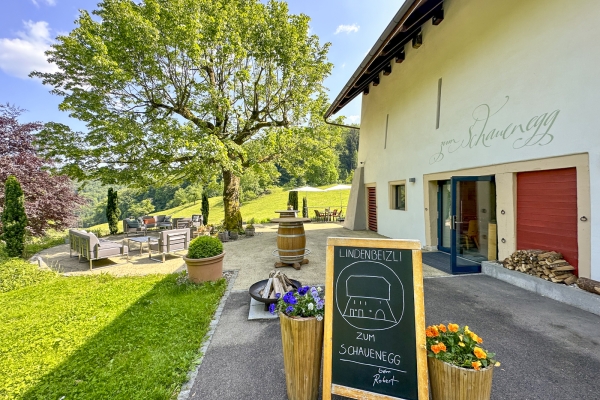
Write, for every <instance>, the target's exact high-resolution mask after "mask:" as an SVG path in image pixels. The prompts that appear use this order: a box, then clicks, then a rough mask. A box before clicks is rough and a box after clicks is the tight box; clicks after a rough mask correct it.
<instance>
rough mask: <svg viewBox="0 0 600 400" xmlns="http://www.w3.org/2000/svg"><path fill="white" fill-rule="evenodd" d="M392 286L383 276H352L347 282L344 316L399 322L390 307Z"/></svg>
mask: <svg viewBox="0 0 600 400" xmlns="http://www.w3.org/2000/svg"><path fill="white" fill-rule="evenodd" d="M391 290H392V285H390V283H389V282H388V280H387V279H385V278H383V277H381V276H368V275H351V276H350V277H348V279H347V280H346V296H348V303H347V304H346V309H345V310H344V313H343V316H344V317H350V318H365V319H371V320H379V321H388V322H392V323H396V322H398V321H397V320H396V317H395V316H394V313H393V312H392V308H391V307H390V303H389V301H390V296H391Z"/></svg>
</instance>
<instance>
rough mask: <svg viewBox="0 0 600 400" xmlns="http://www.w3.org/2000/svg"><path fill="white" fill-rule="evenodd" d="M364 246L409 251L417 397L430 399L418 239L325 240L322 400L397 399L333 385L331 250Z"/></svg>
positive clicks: (332, 254)
mask: <svg viewBox="0 0 600 400" xmlns="http://www.w3.org/2000/svg"><path fill="white" fill-rule="evenodd" d="M344 246H346V247H363V248H372V249H395V250H396V249H397V250H412V267H413V271H412V272H413V294H414V312H415V321H414V322H415V339H416V343H415V346H416V358H417V359H416V362H417V385H418V387H417V395H418V399H419V400H428V399H429V388H428V376H427V348H426V341H425V303H424V300H423V265H422V256H421V242H419V241H418V240H395V239H362V238H328V239H327V258H326V261H327V265H326V278H325V281H326V284H325V294H326V296H325V334H324V354H323V357H324V358H323V400H331V395H332V394H336V395H341V396H345V397H348V398H353V399H365V400H368V399H377V400H393V399H400V398H399V397H392V396H388V395H384V394H379V393H373V392H368V391H365V390H362V389H357V388H352V387H347V386H341V385H337V384H333V383H332V367H333V312H334V310H333V307H334V302H333V301H334V297H335V292H334V248H335V247H344Z"/></svg>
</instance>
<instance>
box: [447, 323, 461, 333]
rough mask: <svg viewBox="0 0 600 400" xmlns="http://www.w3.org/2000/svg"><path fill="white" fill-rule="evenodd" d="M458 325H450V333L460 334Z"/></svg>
mask: <svg viewBox="0 0 600 400" xmlns="http://www.w3.org/2000/svg"><path fill="white" fill-rule="evenodd" d="M458 328H459V326H458V324H448V330H449V331H450V332H458Z"/></svg>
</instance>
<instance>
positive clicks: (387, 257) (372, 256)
mask: <svg viewBox="0 0 600 400" xmlns="http://www.w3.org/2000/svg"><path fill="white" fill-rule="evenodd" d="M339 252H340V253H339V254H340V258H354V259H356V260H373V261H393V262H399V261H402V254H401V253H400V252H399V251H393V250H380V249H348V248H340V249H339Z"/></svg>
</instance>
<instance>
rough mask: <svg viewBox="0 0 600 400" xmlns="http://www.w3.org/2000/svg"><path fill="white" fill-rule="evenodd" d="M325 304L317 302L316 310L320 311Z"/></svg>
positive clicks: (321, 301) (320, 301)
mask: <svg viewBox="0 0 600 400" xmlns="http://www.w3.org/2000/svg"><path fill="white" fill-rule="evenodd" d="M324 305H325V302H324V301H323V300H321V299H319V300H317V310H322V309H323V306H324Z"/></svg>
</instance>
